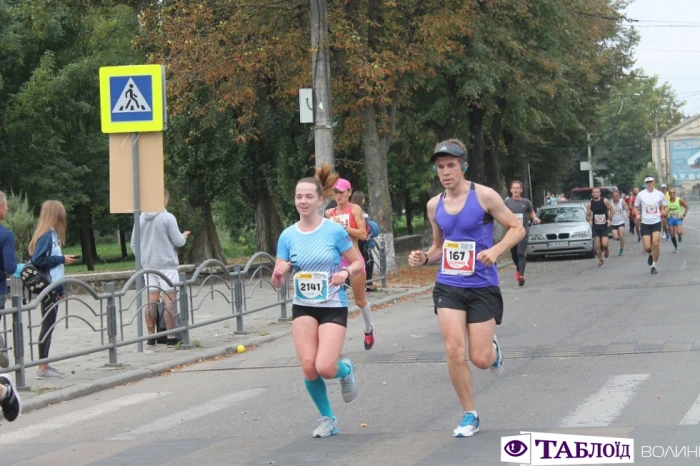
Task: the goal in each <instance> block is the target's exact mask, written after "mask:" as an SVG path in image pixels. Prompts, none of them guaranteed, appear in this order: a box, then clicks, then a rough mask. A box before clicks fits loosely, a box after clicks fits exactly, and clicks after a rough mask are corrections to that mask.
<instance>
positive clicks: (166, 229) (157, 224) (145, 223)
mask: <svg viewBox="0 0 700 466" xmlns="http://www.w3.org/2000/svg"><path fill="white" fill-rule="evenodd" d="M139 223H140V225H141V265H142V266H143V267H144V268H150V269H158V270H177V268H178V266H179V265H180V263H179V261H178V259H177V252H175V248H181V247H182V246H184V245H185V242H186V241H187V237H185V235H183V234H182V233H180V228H178V226H177V220H176V219H175V216H174V215H173V214H171V213H170V212H168V211H167V210H164V211H163V212H158V213H157V214H141V217H140V222H139ZM134 240H135V238H134V232H133V231H132V233H131V250H132V251H135V250H136V249H135V247H136V243H135V242H134Z"/></svg>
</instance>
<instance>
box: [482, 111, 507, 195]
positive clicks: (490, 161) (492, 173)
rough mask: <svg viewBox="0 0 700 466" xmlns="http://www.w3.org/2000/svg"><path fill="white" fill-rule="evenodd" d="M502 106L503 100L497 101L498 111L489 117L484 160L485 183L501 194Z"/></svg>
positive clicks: (502, 192)
mask: <svg viewBox="0 0 700 466" xmlns="http://www.w3.org/2000/svg"><path fill="white" fill-rule="evenodd" d="M503 107H505V101H503V100H502V99H501V101H499V103H498V111H497V112H496V113H494V115H493V117H492V118H491V132H490V134H489V147H488V152H487V153H486V157H484V161H485V162H486V184H487V185H488V186H490V187H492V188H493V189H494V190H496V192H498V193H499V194H501V195H503V194H504V193H505V191H504V185H503V180H502V175H501V131H502V130H503Z"/></svg>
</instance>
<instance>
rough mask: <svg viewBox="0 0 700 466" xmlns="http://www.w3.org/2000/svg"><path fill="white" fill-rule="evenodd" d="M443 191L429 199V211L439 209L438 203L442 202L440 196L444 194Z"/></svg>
mask: <svg viewBox="0 0 700 466" xmlns="http://www.w3.org/2000/svg"><path fill="white" fill-rule="evenodd" d="M442 194H443V193H440V194H438V195H437V196H434V197H432V198H430V200H429V201H428V211H430V210H432V211H435V209H437V206H438V203H439V202H440V197H441V196H442Z"/></svg>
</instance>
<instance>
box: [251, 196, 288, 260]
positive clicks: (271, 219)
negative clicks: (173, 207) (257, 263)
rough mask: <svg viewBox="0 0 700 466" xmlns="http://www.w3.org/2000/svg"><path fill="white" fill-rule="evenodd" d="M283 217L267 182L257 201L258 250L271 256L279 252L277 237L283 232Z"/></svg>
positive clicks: (256, 235)
mask: <svg viewBox="0 0 700 466" xmlns="http://www.w3.org/2000/svg"><path fill="white" fill-rule="evenodd" d="M282 227H283V225H282V219H281V218H280V215H279V213H278V212H277V208H276V206H275V204H274V203H273V201H272V195H271V194H270V189H269V188H268V186H267V183H265V186H263V189H262V192H261V193H260V195H258V198H257V199H256V201H255V241H256V247H257V250H258V251H265V252H266V253H268V254H270V255H271V256H273V257H274V256H275V255H276V254H277V239H278V238H279V236H280V234H281V233H282V229H283V228H282Z"/></svg>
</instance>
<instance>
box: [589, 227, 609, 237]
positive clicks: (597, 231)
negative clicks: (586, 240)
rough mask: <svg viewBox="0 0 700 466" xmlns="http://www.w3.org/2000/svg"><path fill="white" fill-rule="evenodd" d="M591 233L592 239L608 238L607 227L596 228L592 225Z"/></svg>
mask: <svg viewBox="0 0 700 466" xmlns="http://www.w3.org/2000/svg"><path fill="white" fill-rule="evenodd" d="M591 233H592V234H593V238H607V237H608V227H607V225H603V226H597V225H593V227H592V228H591Z"/></svg>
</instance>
